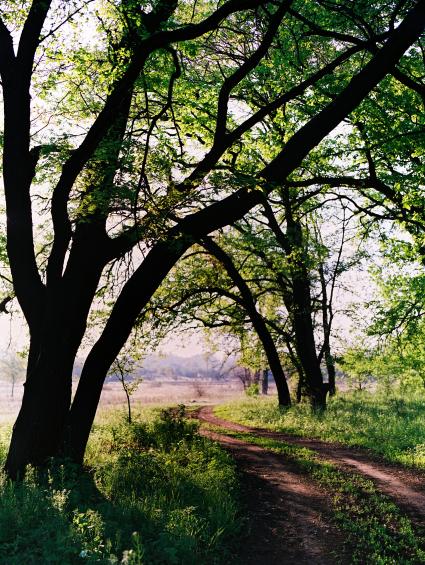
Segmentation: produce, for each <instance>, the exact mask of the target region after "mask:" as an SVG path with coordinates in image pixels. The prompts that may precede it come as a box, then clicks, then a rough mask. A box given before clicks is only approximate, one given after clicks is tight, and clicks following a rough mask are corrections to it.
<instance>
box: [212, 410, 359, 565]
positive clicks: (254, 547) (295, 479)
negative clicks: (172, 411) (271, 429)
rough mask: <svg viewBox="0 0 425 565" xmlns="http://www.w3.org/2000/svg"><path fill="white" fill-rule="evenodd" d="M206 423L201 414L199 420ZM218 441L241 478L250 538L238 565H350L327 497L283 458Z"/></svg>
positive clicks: (215, 436) (224, 439) (245, 541)
mask: <svg viewBox="0 0 425 565" xmlns="http://www.w3.org/2000/svg"><path fill="white" fill-rule="evenodd" d="M204 416H206V417H208V413H207V415H206V414H205V412H204V409H202V418H203V419H204ZM204 433H205V434H206V435H208V437H211V438H212V439H214V440H216V441H219V442H220V443H221V445H222V446H223V447H225V448H226V449H227V450H229V451H230V452H231V454H232V456H233V457H234V458H235V460H236V462H237V465H238V468H239V470H240V471H241V472H242V477H241V479H242V485H243V489H242V491H243V497H244V500H245V505H246V507H247V510H248V518H249V526H248V527H249V528H250V533H249V535H248V536H247V537H246V538H244V539H243V543H242V545H241V547H240V548H239V551H238V559H239V562H240V563H241V564H243V565H307V564H308V565H336V564H337V563H338V564H348V563H350V560H349V557H348V556H347V555H345V554H344V551H345V549H344V539H343V537H342V535H341V534H340V533H339V532H338V531H337V530H336V529H335V527H334V526H333V525H332V523H331V520H330V515H329V508H330V501H329V500H328V497H327V494H326V493H325V492H324V491H322V490H321V489H319V488H318V487H317V486H315V485H313V484H312V483H311V482H310V481H309V479H308V477H305V476H303V475H301V474H299V471H298V469H297V468H296V467H295V466H294V465H293V464H291V463H290V462H288V461H285V460H284V459H283V458H282V457H280V456H278V455H275V454H273V453H271V452H269V451H267V450H265V449H262V448H261V447H258V446H255V445H250V444H247V443H245V442H242V441H240V440H238V439H235V438H230V437H228V436H225V435H221V434H217V433H212V432H204Z"/></svg>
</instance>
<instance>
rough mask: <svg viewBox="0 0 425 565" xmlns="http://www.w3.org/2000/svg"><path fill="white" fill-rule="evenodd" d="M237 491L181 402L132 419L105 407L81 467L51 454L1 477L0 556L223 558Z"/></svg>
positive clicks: (230, 470)
mask: <svg viewBox="0 0 425 565" xmlns="http://www.w3.org/2000/svg"><path fill="white" fill-rule="evenodd" d="M0 453H1V454H2V456H3V457H4V454H5V449H4V447H3V449H2V450H0ZM237 498H238V493H237V480H236V473H235V468H234V464H233V462H232V460H231V458H230V457H229V456H228V455H227V454H226V453H225V452H224V451H222V450H221V449H220V447H218V446H217V445H216V444H215V443H213V442H211V441H209V440H208V439H206V438H202V437H201V436H200V435H199V434H198V432H197V424H196V423H195V422H193V421H187V420H185V419H184V414H183V411H182V410H180V411H177V412H171V411H162V413H161V414H158V412H156V413H155V412H154V411H150V412H149V414H148V415H147V417H146V418H145V419H144V420H141V419H140V418H138V419H137V421H135V423H134V424H132V425H128V424H127V423H125V422H124V421H123V419H122V417H119V416H117V414H116V413H110V415H109V416H106V415H105V414H104V415H103V416H102V418H101V420H100V421H99V423H98V424H97V425H96V426H95V428H94V430H93V433H92V435H91V438H90V443H89V447H88V450H87V459H86V469H85V471H84V472H81V470H80V469H78V468H76V467H74V466H72V465H71V464H69V463H66V462H54V463H52V465H51V466H50V468H49V469H48V470H45V471H43V472H36V471H35V470H33V469H29V471H28V472H27V475H26V478H25V480H24V481H23V482H22V483H18V484H13V483H11V482H10V481H8V480H7V479H6V478H5V477H4V476H2V477H1V478H0V563H5V564H7V565H18V564H19V565H21V564H22V563H25V564H26V565H27V564H28V565H29V564H40V565H42V564H43V565H44V564H56V563H57V564H59V563H60V564H65V565H66V564H74V563H101V564H106V563H108V564H109V563H126V564H132V565H143V564H158V565H160V564H161V565H162V564H164V565H165V564H170V565H172V564H180V563H185V564H188V565H190V564H193V565H195V564H198V563H203V564H204V563H205V564H219V563H225V562H228V561H229V551H230V550H229V547H230V546H231V544H232V541H233V539H234V537H235V536H236V535H237V533H238V530H239V526H238V523H239V522H240V521H239V520H238V519H237V514H238V503H237Z"/></svg>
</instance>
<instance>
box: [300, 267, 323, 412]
mask: <svg viewBox="0 0 425 565" xmlns="http://www.w3.org/2000/svg"><path fill="white" fill-rule="evenodd" d="M303 275H304V273H299V274H297V275H296V276H295V277H294V280H293V300H294V309H293V323H294V332H295V340H296V350H297V354H298V357H299V360H300V363H301V365H302V368H303V373H304V388H305V392H306V394H307V396H308V397H309V398H310V402H311V405H312V407H313V408H325V407H326V392H327V386H325V384H324V383H323V375H322V370H321V368H320V362H319V359H318V356H317V352H316V343H315V339H314V328H313V321H312V309H311V299H310V286H309V280H308V277H306V276H303Z"/></svg>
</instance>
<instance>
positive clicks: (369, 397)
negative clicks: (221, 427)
mask: <svg viewBox="0 0 425 565" xmlns="http://www.w3.org/2000/svg"><path fill="white" fill-rule="evenodd" d="M215 413H216V414H217V416H219V417H221V418H225V419H228V420H231V421H234V422H238V423H240V424H245V425H249V426H255V427H264V428H267V429H270V430H274V431H279V432H283V433H287V434H293V435H299V436H305V437H311V438H319V439H323V440H327V441H337V442H341V443H344V444H347V445H351V446H359V447H363V448H367V449H370V450H372V451H374V452H375V453H378V454H379V455H381V456H383V457H385V458H386V459H388V460H389V461H393V462H399V463H403V464H405V465H411V466H416V467H420V468H425V396H421V397H419V396H418V397H414V398H407V399H403V398H400V397H392V398H388V397H384V396H380V395H377V394H371V393H367V392H362V393H359V394H340V395H338V396H337V397H335V398H333V399H331V401H330V402H329V405H328V409H327V410H326V411H325V412H324V413H313V412H312V411H311V409H310V407H309V406H308V405H306V404H299V405H296V406H293V407H291V408H290V409H286V410H282V409H279V407H278V406H277V405H276V399H275V398H273V399H263V398H255V399H246V400H242V401H239V402H232V403H229V404H223V405H220V406H217V407H216V408H215Z"/></svg>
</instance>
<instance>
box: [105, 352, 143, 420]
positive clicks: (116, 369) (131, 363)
mask: <svg viewBox="0 0 425 565" xmlns="http://www.w3.org/2000/svg"><path fill="white" fill-rule="evenodd" d="M137 361H138V359H137V358H136V357H135V356H134V351H131V352H130V353H128V352H126V354H124V355H123V354H120V355H119V356H118V357H117V358H116V359H115V360H114V362H113V363H112V365H111V368H110V369H109V375H111V376H114V375H116V376H118V379H119V381H120V383H121V386H122V389H123V391H124V394H125V398H126V401H127V421H128V423H129V424H131V422H132V416H131V395H132V394H133V393H134V392H136V390H137V389H138V387H139V385H140V384H141V382H142V381H143V379H142V378H140V377H134V376H132V375H134V372H135V370H136V368H137ZM128 377H131V381H129V380H128Z"/></svg>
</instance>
